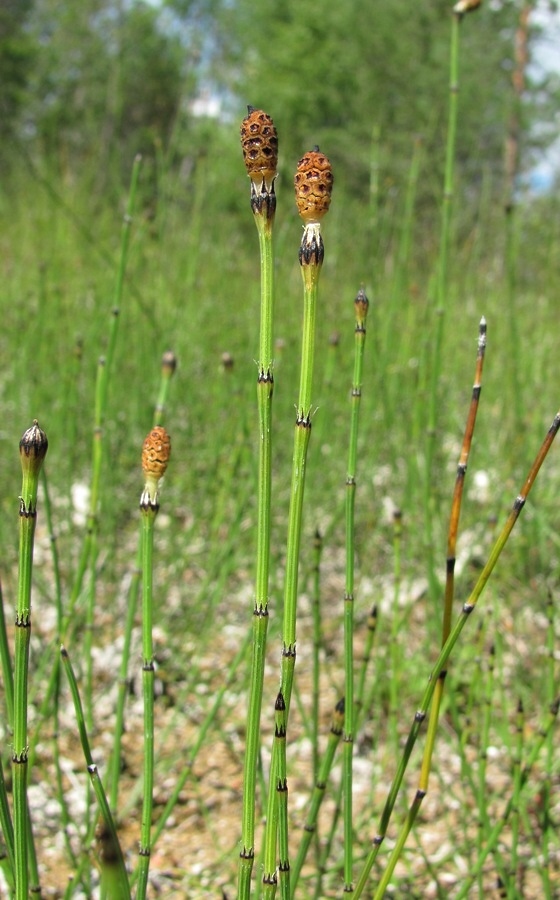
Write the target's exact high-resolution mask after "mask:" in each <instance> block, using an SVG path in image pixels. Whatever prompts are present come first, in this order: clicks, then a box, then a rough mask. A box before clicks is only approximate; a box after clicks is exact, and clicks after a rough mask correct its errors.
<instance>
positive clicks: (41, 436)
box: [19, 419, 49, 474]
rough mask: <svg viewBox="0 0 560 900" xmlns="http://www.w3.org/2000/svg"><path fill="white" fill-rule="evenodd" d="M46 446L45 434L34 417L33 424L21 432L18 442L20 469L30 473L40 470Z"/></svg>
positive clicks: (45, 453) (47, 443)
mask: <svg viewBox="0 0 560 900" xmlns="http://www.w3.org/2000/svg"><path fill="white" fill-rule="evenodd" d="M48 447H49V442H48V440H47V435H46V434H45V432H44V431H42V430H41V429H40V428H39V423H38V421H37V419H34V420H33V425H32V426H31V428H28V429H27V431H25V432H24V433H23V435H22V438H21V441H20V442H19V455H20V459H21V467H22V469H23V470H24V471H25V472H29V473H30V474H31V473H34V474H37V473H38V472H40V471H41V466H42V464H43V460H44V458H45V456H46V455H47V450H48Z"/></svg>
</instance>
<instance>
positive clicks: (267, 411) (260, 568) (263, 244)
mask: <svg viewBox="0 0 560 900" xmlns="http://www.w3.org/2000/svg"><path fill="white" fill-rule="evenodd" d="M272 197H274V185H272ZM253 214H254V219H255V224H256V226H257V231H258V235H259V248H260V271H261V308H260V336H259V360H258V375H257V409H258V426H259V457H258V478H257V547H256V573H255V600H254V607H253V625H252V631H253V644H252V656H251V670H250V683H249V699H248V708H247V737H246V745H245V758H244V772H243V808H242V822H241V852H240V858H239V880H238V897H239V898H240V900H241V898H248V897H249V895H250V888H251V873H252V869H253V860H254V855H255V804H256V784H257V765H258V756H259V746H260V722H261V709H262V694H263V681H264V666H265V655H266V642H267V632H268V589H269V569H270V523H271V480H272V394H273V389H274V376H273V360H272V346H273V343H272V341H273V338H272V320H273V305H274V280H273V278H274V253H273V241H272V226H273V223H274V203H272V204H269V203H266V204H263V205H261V206H253Z"/></svg>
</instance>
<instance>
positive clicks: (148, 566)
mask: <svg viewBox="0 0 560 900" xmlns="http://www.w3.org/2000/svg"><path fill="white" fill-rule="evenodd" d="M158 509H159V507H158V504H157V499H155V498H154V499H152V498H151V497H150V496H149V494H148V493H147V492H145V493H144V494H143V495H142V501H141V504H140V512H141V520H142V521H141V529H142V544H141V545H142V692H143V699H144V790H143V798H142V824H141V828H140V849H139V857H138V875H137V891H136V898H137V900H144V898H145V897H146V889H147V885H148V870H149V867H150V853H151V848H152V844H151V832H152V808H153V793H154V646H153V635H152V631H153V549H154V522H155V520H156V516H157V513H158Z"/></svg>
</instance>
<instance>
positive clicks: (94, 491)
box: [63, 156, 142, 639]
mask: <svg viewBox="0 0 560 900" xmlns="http://www.w3.org/2000/svg"><path fill="white" fill-rule="evenodd" d="M141 162H142V158H141V157H140V156H136V158H135V160H134V164H133V167H132V176H131V181H130V189H129V193H128V200H127V206H126V211H125V214H124V217H123V224H122V229H121V246H120V255H119V262H118V267H117V276H116V280H115V289H114V296H113V308H112V310H111V320H110V327H109V340H108V345H107V353H106V356H105V358H101V359H100V360H99V365H98V369H97V383H96V396H95V420H94V426H93V447H92V478H91V494H90V508H89V513H88V517H87V523H86V536H85V540H84V543H83V546H82V553H81V556H80V561H79V565H78V569H77V572H76V577H75V579H74V584H73V588H72V594H71V596H70V603H69V612H68V615H67V622H66V627H67V625H68V623H69V621H70V620H71V619H72V615H73V611H74V607H75V605H76V603H77V601H78V597H79V596H80V593H81V590H82V583H83V578H84V576H85V573H86V571H87V569H88V565H89V564H90V560H91V551H92V535H93V533H94V532H95V531H96V530H97V527H98V515H99V501H100V485H101V471H102V462H103V428H104V424H105V416H106V412H107V398H108V387H109V381H110V378H111V375H112V368H113V361H114V356H115V347H116V343H117V335H118V323H119V318H120V307H121V302H122V296H123V288H124V278H125V273H126V266H127V262H128V253H129V244H130V232H131V226H132V216H133V212H134V207H135V204H136V194H137V189H138V181H139V177H140V167H141ZM94 574H95V573H93V572H92V578H93V577H94ZM64 632H65V629H64V630H63V639H64Z"/></svg>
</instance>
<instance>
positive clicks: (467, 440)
mask: <svg viewBox="0 0 560 900" xmlns="http://www.w3.org/2000/svg"><path fill="white" fill-rule="evenodd" d="M485 350H486V320H485V319H484V318H482V319H481V321H480V326H479V336H478V351H477V358H476V371H475V378H474V385H473V389H472V397H471V405H470V408H469V413H468V416H467V424H466V427H465V433H464V436H463V445H462V448H461V454H460V458H459V464H458V466H457V477H456V480H455V490H454V493H453V502H452V505H451V516H450V521H449V529H448V539H447V566H446V583H445V596H444V608H443V624H442V637H441V646H442V648H443V647H445V645H446V642H447V639H448V637H449V633H450V630H451V615H452V609H453V597H454V591H455V582H454V574H455V553H456V547H457V533H458V529H459V518H460V513H461V503H462V499H463V488H464V484H465V475H466V471H467V465H468V459H469V454H470V449H471V444H472V438H473V433H474V427H475V423H476V414H477V412H478V404H479V400H480V392H481V390H482V369H483V365H484V356H485ZM446 675H447V668H442V670H441V672H440V673H439V675H438V678H437V683H436V685H435V690H434V696H433V700H432V707H431V712H430V718H429V722H428V731H427V736H426V743H425V746H424V754H423V757H422V768H421V772H420V779H419V783H418V789H417V791H416V796H415V797H414V800H413V802H412V804H411V806H410V809H409V812H408V815H407V818H406V821H405V824H404V826H403V828H402V831H401V833H400V835H399V838H398V840H397V844H396V846H395V848H394V849H393V852H392V854H391V858H390V860H389V863H388V864H387V868H386V870H385V872H384V873H383V878H382V880H381V883H380V889H381V886H384V887H386V886H387V885H388V884H389V881H390V879H391V876H392V874H393V872H394V869H395V866H396V864H397V861H398V858H399V856H400V853H401V851H402V849H403V847H404V845H405V842H406V840H407V838H408V835H409V833H410V830H411V828H412V826H413V824H414V822H415V820H416V817H417V815H418V812H419V810H420V806H421V804H422V802H423V800H424V797H425V796H426V794H427V793H428V784H429V778H430V770H431V765H432V756H433V752H434V747H435V739H436V733H437V727H438V722H439V713H440V708H441V701H442V697H443V689H444V684H445V678H446ZM380 896H382V895H380Z"/></svg>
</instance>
